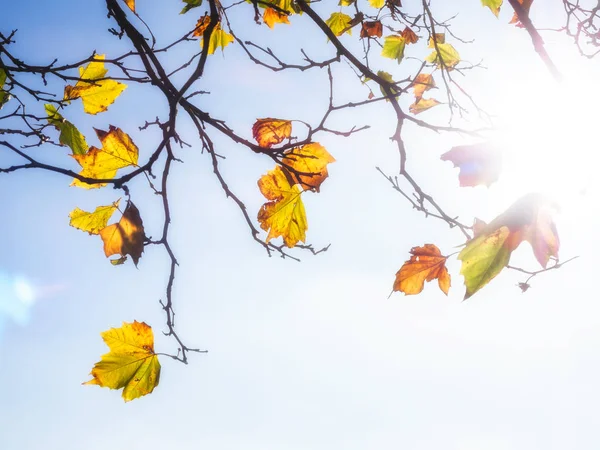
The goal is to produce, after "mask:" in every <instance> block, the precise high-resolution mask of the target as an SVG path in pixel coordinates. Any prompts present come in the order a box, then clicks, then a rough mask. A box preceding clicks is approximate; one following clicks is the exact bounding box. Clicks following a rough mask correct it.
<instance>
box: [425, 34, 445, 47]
mask: <svg viewBox="0 0 600 450" xmlns="http://www.w3.org/2000/svg"><path fill="white" fill-rule="evenodd" d="M434 38H435V39H434ZM436 43H437V44H438V45H440V44H445V43H446V34H444V33H435V34H434V35H432V36H429V44H428V45H427V46H428V47H429V48H435V44H436Z"/></svg>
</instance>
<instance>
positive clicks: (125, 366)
mask: <svg viewBox="0 0 600 450" xmlns="http://www.w3.org/2000/svg"><path fill="white" fill-rule="evenodd" d="M100 335H101V336H102V339H103V340H104V342H105V343H106V345H108V348H109V349H110V351H109V352H108V353H106V354H104V355H102V359H101V360H100V361H98V362H97V363H96V364H94V368H93V369H92V372H91V374H90V375H92V377H93V378H92V379H91V380H90V381H88V382H86V383H83V384H95V385H98V386H102V387H107V388H110V389H123V393H122V397H123V399H124V400H125V401H126V402H128V401H131V400H134V399H136V398H138V397H142V396H144V395H147V394H150V393H151V392H152V391H153V390H154V388H155V387H156V386H158V382H159V380H160V363H159V362H158V356H157V355H156V354H155V353H154V333H153V332H152V328H151V327H150V326H148V325H146V324H145V323H144V322H137V321H134V322H133V323H127V322H123V326H122V327H121V328H111V329H110V330H108V331H104V332H103V333H101V334H100Z"/></svg>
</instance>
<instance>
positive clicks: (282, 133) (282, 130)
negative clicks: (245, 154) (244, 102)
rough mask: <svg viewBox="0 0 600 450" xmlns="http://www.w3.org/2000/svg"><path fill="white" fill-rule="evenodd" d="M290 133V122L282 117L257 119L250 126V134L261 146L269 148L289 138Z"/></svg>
mask: <svg viewBox="0 0 600 450" xmlns="http://www.w3.org/2000/svg"><path fill="white" fill-rule="evenodd" d="M291 134H292V122H291V121H289V120H282V119H272V118H266V119H257V120H256V122H255V123H254V125H253V126H252V136H253V137H254V139H255V140H256V142H258V145H260V146H261V147H267V148H270V147H271V146H272V145H277V144H279V143H281V142H283V141H284V140H285V139H287V138H289V137H290V136H291Z"/></svg>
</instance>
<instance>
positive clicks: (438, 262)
mask: <svg viewBox="0 0 600 450" xmlns="http://www.w3.org/2000/svg"><path fill="white" fill-rule="evenodd" d="M410 253H411V255H412V256H411V257H410V259H409V260H408V261H406V262H405V263H404V264H403V265H402V267H401V268H400V270H399V271H398V273H396V281H394V288H393V290H394V291H400V292H404V293H405V294H406V295H415V294H418V293H420V292H421V291H422V290H423V286H424V284H425V281H432V280H435V279H436V278H437V280H438V285H439V287H440V289H441V290H442V292H443V293H444V294H446V295H448V289H450V274H449V273H448V269H447V268H446V259H447V258H446V257H445V256H442V254H441V252H440V249H439V248H437V247H436V246H435V245H433V244H425V245H424V246H423V247H413V248H412V250H411V251H410Z"/></svg>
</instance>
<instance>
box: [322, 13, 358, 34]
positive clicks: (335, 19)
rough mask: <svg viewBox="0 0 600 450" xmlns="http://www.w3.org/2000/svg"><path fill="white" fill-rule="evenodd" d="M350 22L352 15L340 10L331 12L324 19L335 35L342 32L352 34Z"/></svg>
mask: <svg viewBox="0 0 600 450" xmlns="http://www.w3.org/2000/svg"><path fill="white" fill-rule="evenodd" d="M350 22H352V17H350V16H349V15H348V14H344V13H341V12H334V13H331V16H329V19H327V20H326V21H325V23H326V24H327V26H328V27H329V28H331V31H333V34H335V35H336V36H341V35H342V34H344V33H348V34H352V27H351V26H350Z"/></svg>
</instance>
